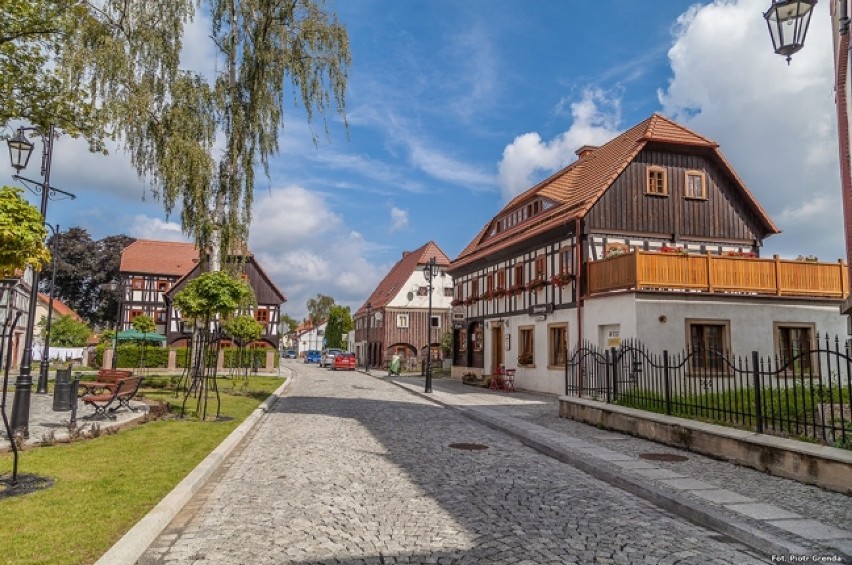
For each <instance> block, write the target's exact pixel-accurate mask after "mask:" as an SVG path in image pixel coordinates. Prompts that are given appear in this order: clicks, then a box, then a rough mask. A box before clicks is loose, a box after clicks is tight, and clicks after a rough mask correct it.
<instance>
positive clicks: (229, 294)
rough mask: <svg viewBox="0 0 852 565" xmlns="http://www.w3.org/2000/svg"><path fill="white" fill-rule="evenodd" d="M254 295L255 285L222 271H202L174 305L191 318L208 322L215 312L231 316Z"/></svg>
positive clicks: (177, 295)
mask: <svg viewBox="0 0 852 565" xmlns="http://www.w3.org/2000/svg"><path fill="white" fill-rule="evenodd" d="M253 298H254V293H253V292H252V290H251V287H250V286H249V285H248V284H246V283H245V282H243V281H241V280H236V279H234V278H233V277H231V276H230V275H228V274H227V273H223V272H221V271H218V272H212V273H202V274H201V275H199V276H197V277H195V278H194V279H192V280H191V281H189V282H188V283H187V284H186V286H184V287H183V289H182V290H181V291H180V292H178V293H177V294H175V298H174V307H175V308H176V309H177V310H179V311H180V313H181V314H182V315H183V316H184V317H185V318H188V319H191V320H195V321H196V322H200V323H202V324H203V323H206V322H209V321H210V320H212V319H213V317H214V316H215V315H217V314H218V315H220V316H222V317H223V318H225V319H227V318H230V317H231V316H232V315H233V314H234V313H235V312H236V311H238V310H239V309H240V308H241V307H243V306H245V305H247V304H248V302H249V301H251V300H252V299H253Z"/></svg>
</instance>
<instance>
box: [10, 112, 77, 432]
mask: <svg viewBox="0 0 852 565" xmlns="http://www.w3.org/2000/svg"><path fill="white" fill-rule="evenodd" d="M25 131H34V132H36V133H37V134H38V135H40V136H41V138H42V145H43V151H42V157H41V176H42V178H43V181H42V182H36V181H34V180H30V179H28V178H24V177H22V176H20V172H21V171H22V170H24V169H25V168H26V167H27V164H28V163H29V161H30V155H31V154H32V151H33V147H34V144H33V143H32V142H31V141H29V140H28V139H27V138H26V136H25V135H24V132H25ZM55 135H56V129H55V127H54V126H53V124H51V125H50V128H49V130H48V132H47V135H45V134H43V133H42V132H40V131H39V130H38V129H36V128H34V127H21V128H18V133H17V135H16V136H15V137H13V138H12V139H10V140H9V141H8V145H9V158H10V160H11V162H12V167H14V168H15V170H16V171H17V172H18V174H15V175H13V177H12V178H14V179H15V180H19V181H22V182H23V183H24V184H25V185H26V186H27V188H28V189H30V190H31V191H32V192H33V193H35V194H40V195H41V206H40V207H39V211H40V212H41V215H42V218H43V219H46V218H47V201H48V200H49V199H50V198H51V197H54V198H56V197H57V196H58V195H60V194H61V195H64V196H66V197H69V198H71V199H74V198H76V196H75V195H73V194H71V193H70V192H65V191H64V190H59V189H58V188H54V187H52V186H50V163H51V160H52V158H53V139H54V137H55ZM38 283H39V272H38V271H33V277H32V287H31V288H30V298H29V299H30V303H29V309H28V311H27V312H28V313H27V331H26V333H25V334H24V351H23V357H22V359H21V367H20V371H19V373H18V377H17V379H16V380H15V398H14V404H13V405H12V430H13V431H15V432H18V433H20V434H22V435H23V436H24V437H29V420H30V393H31V389H32V386H33V380H32V374H31V371H32V356H33V352H32V349H33V330H34V329H35V310H36V302H37V301H38ZM45 390H46V387H45Z"/></svg>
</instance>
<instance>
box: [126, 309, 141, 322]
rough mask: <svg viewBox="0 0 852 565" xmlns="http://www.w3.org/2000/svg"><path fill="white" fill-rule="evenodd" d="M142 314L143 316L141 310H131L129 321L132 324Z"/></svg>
mask: <svg viewBox="0 0 852 565" xmlns="http://www.w3.org/2000/svg"><path fill="white" fill-rule="evenodd" d="M142 314H143V312H142V310H131V311H130V318H129V320H130V321H131V322H132V321H133V320H135V319H136V318H138V317H139V316H141V315H142Z"/></svg>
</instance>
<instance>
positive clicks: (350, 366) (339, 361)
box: [331, 352, 355, 371]
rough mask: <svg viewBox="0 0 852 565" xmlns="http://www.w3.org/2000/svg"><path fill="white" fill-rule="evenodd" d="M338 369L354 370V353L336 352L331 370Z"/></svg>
mask: <svg viewBox="0 0 852 565" xmlns="http://www.w3.org/2000/svg"><path fill="white" fill-rule="evenodd" d="M338 369H341V370H344V371H354V370H355V354H354V353H347V352H344V353H338V354H337V355H335V356H334V363H333V364H332V366H331V370H332V371H336V370H338Z"/></svg>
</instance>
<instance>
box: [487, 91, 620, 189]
mask: <svg viewBox="0 0 852 565" xmlns="http://www.w3.org/2000/svg"><path fill="white" fill-rule="evenodd" d="M564 105H565V101H564V100H563V101H560V103H559V107H562V106H564ZM570 108H571V116H572V118H573V122H572V123H571V127H570V128H569V129H568V130H567V131H565V132H563V133H561V134H559V135H558V136H557V137H556V138H554V139H553V140H551V141H544V140H543V139H542V138H541V136H540V135H539V134H538V133H536V132H531V133H525V134H523V135H519V136H518V137H516V138H515V140H514V141H513V142H512V143H510V144H509V145H507V146H506V148H505V149H504V150H503V158H502V159H501V160H500V163H499V165H498V171H499V182H500V188H501V190H502V195H503V198H504V200H509V199H511V198H512V197H513V196H516V195H517V194H520V193H521V192H523V191H524V190H526V189H528V188H530V187H531V186H533V185H534V184H535V183H536V182H538V181H539V180H541V179H542V178H544V177H546V176H547V175H549V174H551V173H553V172H555V171H557V170H559V169H560V168H562V167H565V166H566V165H568V164H569V163H571V162H572V161H573V160H574V159H576V155H575V153H574V152H575V151H576V150H577V149H579V148H580V147H582V146H583V145H599V144H602V143H605V142H606V141H609V140H610V139H612V138H613V137H615V136H616V135H617V134H618V133H619V131H618V125H619V122H620V121H621V101H620V99H619V98H618V97H617V96H612V95H610V94H608V93H606V92H604V91H603V90H600V89H587V90H585V91H584V92H583V94H582V98H581V99H580V100H579V101H576V102H572V103H571V104H570Z"/></svg>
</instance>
